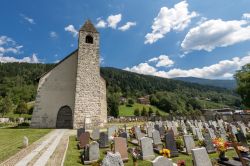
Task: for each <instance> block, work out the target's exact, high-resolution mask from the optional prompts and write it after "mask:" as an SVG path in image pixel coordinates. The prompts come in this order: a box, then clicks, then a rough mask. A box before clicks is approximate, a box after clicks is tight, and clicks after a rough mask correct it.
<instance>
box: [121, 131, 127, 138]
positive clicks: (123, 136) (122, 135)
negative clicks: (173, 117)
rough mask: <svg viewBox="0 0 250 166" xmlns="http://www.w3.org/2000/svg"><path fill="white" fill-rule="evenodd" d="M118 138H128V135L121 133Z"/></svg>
mask: <svg viewBox="0 0 250 166" xmlns="http://www.w3.org/2000/svg"><path fill="white" fill-rule="evenodd" d="M119 137H122V138H126V139H127V138H128V133H126V132H121V133H119Z"/></svg>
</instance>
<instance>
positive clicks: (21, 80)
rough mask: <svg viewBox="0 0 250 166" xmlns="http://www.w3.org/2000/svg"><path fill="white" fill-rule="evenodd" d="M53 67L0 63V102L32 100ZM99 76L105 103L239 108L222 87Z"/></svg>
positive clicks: (110, 71)
mask: <svg viewBox="0 0 250 166" xmlns="http://www.w3.org/2000/svg"><path fill="white" fill-rule="evenodd" d="M53 66H54V64H28V63H0V99H1V100H3V99H4V98H6V97H8V99H10V100H11V102H12V104H13V105H14V106H13V107H14V108H15V107H16V106H17V105H18V104H19V103H20V102H21V101H24V102H30V101H34V99H35V95H36V88H37V83H38V82H37V79H38V78H39V76H41V75H42V74H43V73H45V72H46V71H48V70H50V69H51V68H53ZM101 75H102V76H103V77H104V79H105V80H106V82H107V87H108V98H109V100H108V102H109V103H110V102H111V100H110V98H112V96H115V98H116V99H119V97H121V96H123V97H126V98H131V99H133V100H136V98H137V97H141V96H145V95H151V97H150V101H151V104H152V105H155V106H156V107H158V108H160V109H161V110H163V111H165V112H169V111H170V110H171V111H189V110H195V109H201V108H218V107H225V106H230V107H240V105H241V103H240V98H239V96H237V95H236V94H235V93H234V92H233V91H231V90H227V89H223V88H217V87H212V86H203V85H199V84H193V83H186V82H183V81H177V80H171V79H165V78H160V77H154V76H146V75H140V74H136V73H131V72H127V71H124V70H120V69H115V68H101Z"/></svg>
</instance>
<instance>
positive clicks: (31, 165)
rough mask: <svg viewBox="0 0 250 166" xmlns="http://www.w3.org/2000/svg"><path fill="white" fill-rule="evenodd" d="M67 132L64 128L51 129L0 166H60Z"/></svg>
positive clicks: (66, 144)
mask: <svg viewBox="0 0 250 166" xmlns="http://www.w3.org/2000/svg"><path fill="white" fill-rule="evenodd" d="M69 133H70V130H66V129H56V130H53V131H51V132H50V133H49V134H47V135H45V136H44V137H42V138H41V139H39V140H38V141H36V142H34V143H33V144H31V145H30V146H28V147H27V148H25V149H23V150H21V151H20V152H18V153H17V154H16V155H14V156H12V157H11V158H10V159H8V160H7V161H5V162H3V163H2V164H0V166H45V165H53V166H57V165H58V166H61V163H62V161H63V158H64V154H65V151H66V149H67V146H68V138H69ZM53 161H54V162H53Z"/></svg>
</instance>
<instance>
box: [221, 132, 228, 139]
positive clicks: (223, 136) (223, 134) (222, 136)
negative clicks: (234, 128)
mask: <svg viewBox="0 0 250 166" xmlns="http://www.w3.org/2000/svg"><path fill="white" fill-rule="evenodd" d="M220 137H221V138H222V139H223V140H225V141H227V135H226V134H225V133H221V134H220Z"/></svg>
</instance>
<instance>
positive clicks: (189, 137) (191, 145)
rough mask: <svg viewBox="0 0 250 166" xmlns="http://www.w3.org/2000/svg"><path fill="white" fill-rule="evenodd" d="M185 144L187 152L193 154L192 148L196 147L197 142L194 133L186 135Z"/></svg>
mask: <svg viewBox="0 0 250 166" xmlns="http://www.w3.org/2000/svg"><path fill="white" fill-rule="evenodd" d="M183 138H184V144H185V147H186V153H187V154H191V150H192V149H194V148H195V143H194V139H193V136H192V135H184V136H183Z"/></svg>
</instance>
